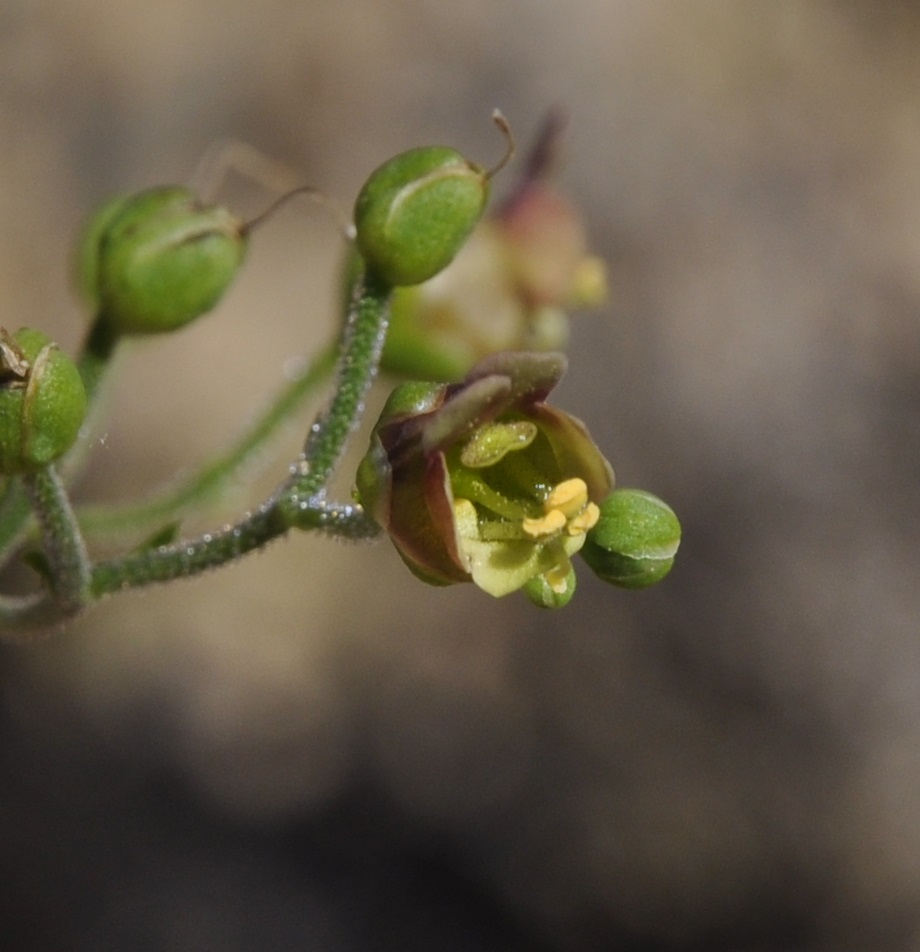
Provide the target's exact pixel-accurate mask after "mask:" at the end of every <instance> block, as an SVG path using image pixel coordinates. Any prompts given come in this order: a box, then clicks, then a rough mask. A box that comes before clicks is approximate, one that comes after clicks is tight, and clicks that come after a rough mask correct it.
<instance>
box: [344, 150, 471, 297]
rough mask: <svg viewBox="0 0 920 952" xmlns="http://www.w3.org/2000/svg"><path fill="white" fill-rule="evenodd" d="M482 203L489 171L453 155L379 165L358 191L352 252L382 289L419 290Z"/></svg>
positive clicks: (416, 154)
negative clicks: (417, 286) (385, 285)
mask: <svg viewBox="0 0 920 952" xmlns="http://www.w3.org/2000/svg"><path fill="white" fill-rule="evenodd" d="M488 199H489V173H487V172H486V171H485V170H483V169H482V168H480V167H479V166H478V165H474V164H473V163H472V162H469V161H467V160H466V159H465V158H464V157H463V156H462V155H460V153H459V152H457V151H455V150H454V149H448V148H444V147H438V146H431V147H427V148H419V149H410V150H409V151H408V152H403V153H401V154H400V155H397V156H395V157H394V158H392V159H390V160H389V161H388V162H384V164H383V165H381V166H380V167H379V168H377V169H376V170H375V171H374V172H373V173H372V174H371V176H370V178H369V179H368V180H367V182H366V183H365V184H364V187H363V188H362V189H361V192H360V194H359V195H358V199H357V201H356V202H355V233H356V240H357V244H358V249H359V251H360V252H361V255H362V256H363V258H364V260H365V262H366V263H367V266H368V268H369V269H370V270H371V271H372V272H373V273H374V274H375V275H377V276H378V277H379V278H381V279H382V280H383V281H386V282H387V283H388V284H391V285H393V286H394V287H403V286H407V285H412V284H421V282H422V281H427V280H428V279H429V278H431V277H433V276H434V275H436V274H437V273H438V272H439V271H440V270H441V269H442V268H444V267H446V266H447V265H448V264H450V262H451V261H452V260H453V258H454V255H456V254H457V252H458V251H459V250H460V248H461V247H462V246H463V243H464V242H465V241H466V239H467V238H468V237H469V234H470V232H471V231H472V230H473V228H474V227H475V226H476V224H477V222H478V221H479V219H480V218H481V217H482V214H483V212H484V211H485V207H486V203H487V202H488Z"/></svg>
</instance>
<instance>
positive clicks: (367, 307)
mask: <svg viewBox="0 0 920 952" xmlns="http://www.w3.org/2000/svg"><path fill="white" fill-rule="evenodd" d="M392 292H393V289H392V287H391V286H390V285H389V284H387V283H386V282H384V281H381V280H380V279H378V278H376V277H375V276H374V275H372V274H369V273H368V272H367V271H365V273H364V275H363V277H362V278H361V279H360V280H359V281H358V282H357V284H356V286H355V290H354V296H353V298H352V303H351V306H350V307H349V314H348V320H347V322H346V325H345V330H344V335H343V351H342V360H341V363H340V365H339V375H338V382H337V386H336V391H335V396H334V397H333V399H332V402H331V403H330V404H329V406H328V408H327V409H326V411H325V412H324V413H323V414H321V415H320V417H319V418H318V419H317V421H316V422H315V423H314V424H313V426H312V427H311V428H310V432H309V434H308V435H307V439H306V442H305V444H304V449H303V453H302V454H301V457H300V460H299V461H298V462H297V464H295V467H294V468H293V471H292V476H291V479H290V481H289V484H288V486H287V487H285V488H284V490H283V491H282V500H281V505H282V506H283V507H284V508H285V509H286V510H287V511H288V513H289V516H288V519H289V521H290V523H291V524H292V525H294V524H296V523H297V513H298V512H299V511H301V510H308V509H310V508H311V506H312V505H313V504H314V502H315V500H316V498H317V497H318V496H319V495H320V494H321V491H322V490H323V489H324V487H325V486H326V484H327V482H328V481H329V478H330V476H331V475H332V473H333V471H334V469H335V466H336V464H337V463H338V461H339V458H340V457H341V455H342V450H343V449H344V447H345V443H346V441H347V440H348V437H349V436H350V435H351V432H352V430H353V429H354V428H355V426H356V425H357V423H358V420H359V419H360V417H361V413H362V411H363V410H364V399H365V397H366V396H367V391H368V390H369V389H370V386H371V384H372V383H373V381H374V377H375V376H376V375H377V368H378V366H379V364H380V354H381V352H382V350H383V343H384V340H385V339H386V331H387V324H388V321H389V313H390V298H391V296H392Z"/></svg>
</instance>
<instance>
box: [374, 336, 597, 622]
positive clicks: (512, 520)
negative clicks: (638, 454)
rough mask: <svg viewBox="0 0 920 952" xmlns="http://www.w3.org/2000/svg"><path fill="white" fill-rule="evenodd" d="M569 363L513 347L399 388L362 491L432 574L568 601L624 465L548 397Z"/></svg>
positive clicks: (416, 564) (380, 427)
mask: <svg viewBox="0 0 920 952" xmlns="http://www.w3.org/2000/svg"><path fill="white" fill-rule="evenodd" d="M565 368H566V360H565V357H564V356H563V355H562V354H553V353H549V354H543V353H523V352H517V353H507V352H506V353H500V354H495V355H493V356H492V357H489V358H486V359H485V360H483V361H481V362H480V363H479V364H478V365H477V366H476V367H474V368H473V370H471V371H470V373H469V374H467V376H466V377H465V379H464V380H463V381H462V382H460V383H457V384H427V383H424V384H420V383H407V384H403V385H402V386H400V387H398V388H397V389H396V390H395V391H394V392H393V394H392V395H391V397H390V399H389V401H388V402H387V405H386V407H385V408H384V411H383V414H382V416H381V418H380V420H379V422H378V423H377V426H376V427H375V429H374V432H373V435H372V437H371V445H370V448H369V450H368V453H367V455H366V456H365V458H364V460H363V461H362V463H361V465H360V467H359V469H358V493H359V496H360V499H361V502H362V503H363V505H364V506H365V508H366V509H367V510H368V512H369V513H370V514H371V515H372V516H373V517H374V519H376V520H377V522H378V523H379V524H380V525H381V526H382V527H383V528H384V529H386V531H387V532H388V533H389V535H390V537H391V539H392V540H393V543H394V544H395V546H396V548H397V550H398V552H399V554H400V555H401V556H402V558H403V560H404V561H405V562H406V564H407V565H408V566H409V568H410V569H412V571H413V572H414V573H415V574H416V575H417V576H419V577H420V578H421V579H423V580H424V581H426V582H430V583H433V584H441V585H449V584H452V583H455V582H470V581H472V582H475V583H476V584H477V585H478V586H479V587H480V588H481V589H483V590H484V591H486V592H488V593H489V594H490V595H495V596H499V595H506V594H508V593H509V592H513V591H516V590H517V589H521V588H525V590H526V591H527V592H528V594H531V596H532V597H534V593H535V592H543V593H546V592H549V593H550V595H551V598H550V599H549V600H548V599H547V598H546V596H545V595H544V596H541V599H540V603H541V604H548V603H549V601H552V602H553V603H554V604H564V602H565V601H567V600H568V598H567V596H570V595H571V591H572V589H573V587H574V574H573V572H572V567H571V564H570V561H569V559H570V557H571V556H572V555H574V554H575V553H576V552H577V551H578V550H579V549H580V548H581V547H582V545H583V544H584V542H585V536H586V533H587V532H588V530H589V529H591V528H592V527H593V526H594V525H595V523H596V522H597V520H598V516H599V509H598V504H599V503H600V502H601V501H602V500H603V499H604V498H605V497H606V496H607V494H608V493H609V491H610V489H611V487H612V485H613V472H612V470H611V468H610V464H609V463H608V462H607V460H606V459H605V458H604V457H603V456H602V455H601V453H600V451H599V450H598V448H597V447H596V446H595V444H594V442H593V441H592V440H591V437H590V436H589V434H588V432H587V430H586V429H585V427H584V424H582V423H581V422H580V421H579V420H576V419H575V418H574V417H571V416H569V415H568V414H567V413H563V412H562V411H561V410H557V409H555V408H554V407H551V406H548V405H547V404H546V403H545V402H544V401H545V399H546V397H547V395H548V394H549V392H550V391H551V390H552V389H553V387H554V386H555V385H556V383H557V382H558V381H559V379H560V377H561V376H562V374H563V373H564V371H565Z"/></svg>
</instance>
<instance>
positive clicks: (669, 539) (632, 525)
mask: <svg viewBox="0 0 920 952" xmlns="http://www.w3.org/2000/svg"><path fill="white" fill-rule="evenodd" d="M679 545H680V522H678V519H677V516H676V515H675V514H674V510H673V509H671V507H670V506H668V505H667V504H666V503H664V502H662V501H661V500H660V499H659V498H658V497H657V496H653V495H652V494H651V493H648V492H645V491H644V490H642V489H617V490H615V491H614V492H612V493H611V494H610V495H609V496H608V497H607V498H606V499H605V500H604V502H603V503H601V507H600V518H599V519H598V521H597V524H596V525H595V526H594V528H593V529H591V531H590V532H589V533H588V538H587V540H586V542H585V544H584V547H583V548H582V550H581V555H582V557H583V558H584V560H585V561H586V562H587V563H588V565H589V566H591V568H592V569H593V571H594V572H595V574H596V575H597V576H598V577H599V578H602V579H603V580H604V581H605V582H610V583H611V584H613V585H619V586H620V587H621V588H645V587H646V586H648V585H654V584H655V582H659V581H661V579H663V578H664V577H665V576H666V575H667V574H668V572H670V571H671V566H672V565H673V564H674V557H675V555H676V554H677V549H678V546H679Z"/></svg>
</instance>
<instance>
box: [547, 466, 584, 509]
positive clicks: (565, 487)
mask: <svg viewBox="0 0 920 952" xmlns="http://www.w3.org/2000/svg"><path fill="white" fill-rule="evenodd" d="M587 503H588V486H587V483H585V481H584V480H583V479H579V478H578V477H577V476H576V477H575V478H574V479H565V480H563V481H562V482H561V483H559V484H558V485H557V486H555V487H554V489H553V491H552V492H551V493H550V494H549V495H548V496H547V497H546V501H545V502H544V503H543V508H544V509H545V510H546V511H547V512H549V511H550V510H551V509H559V510H561V511H562V513H563V514H564V515H565V516H566V518H571V517H572V516H577V515H578V514H579V513H580V512H581V511H582V509H584V508H585V506H586V505H587Z"/></svg>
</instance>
